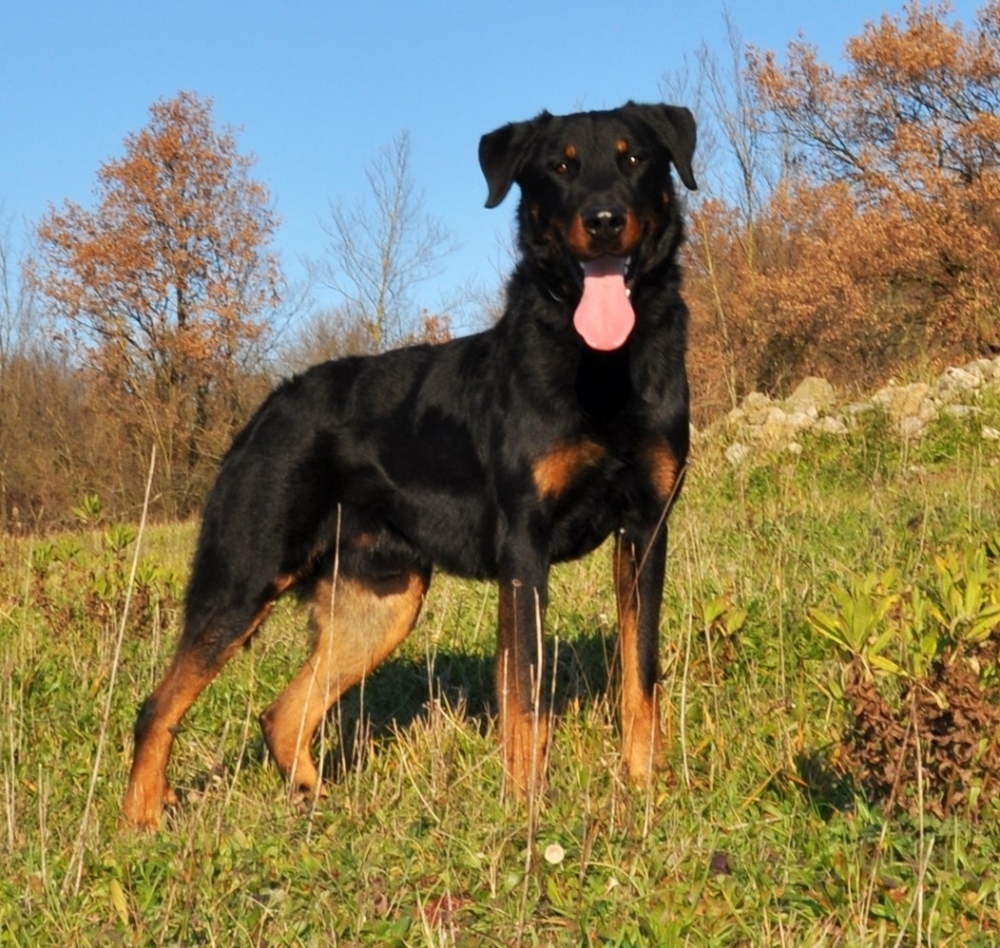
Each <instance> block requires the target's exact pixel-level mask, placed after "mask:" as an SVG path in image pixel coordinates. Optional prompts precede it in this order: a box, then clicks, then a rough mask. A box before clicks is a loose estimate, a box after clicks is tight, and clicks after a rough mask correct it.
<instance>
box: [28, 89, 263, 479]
mask: <svg viewBox="0 0 1000 948" xmlns="http://www.w3.org/2000/svg"><path fill="white" fill-rule="evenodd" d="M252 164H253V160H252V159H251V158H249V157H246V156H244V155H241V154H240V153H239V152H238V150H237V147H236V140H235V138H234V135H233V133H232V132H231V131H230V130H223V131H221V132H220V131H217V130H216V129H215V128H214V126H213V124H212V105H211V101H206V100H201V99H199V98H198V97H197V96H195V95H193V94H191V93H183V92H182V93H180V94H179V95H178V96H177V97H176V98H174V99H170V100H164V101H161V102H157V103H156V104H154V105H153V106H152V108H151V109H150V122H149V124H148V125H147V126H146V127H145V128H143V129H142V130H140V131H139V132H136V133H133V134H131V135H129V136H128V137H127V138H126V140H125V154H124V155H123V156H122V157H120V158H114V159H112V160H110V161H108V162H106V163H105V164H103V165H102V166H101V167H100V169H99V170H98V174H97V188H96V203H95V206H94V208H93V209H89V208H84V207H82V206H80V205H78V204H73V203H71V202H66V204H65V205H64V206H63V207H62V208H61V209H56V208H54V207H53V208H51V209H50V211H49V213H48V214H47V215H46V216H45V218H44V219H43V220H42V222H41V223H40V224H39V226H38V237H39V245H40V259H39V260H36V261H35V262H34V265H33V271H32V272H33V275H34V278H35V280H36V281H37V283H38V285H39V288H40V289H41V291H42V294H43V295H44V297H45V299H46V300H47V302H48V308H49V311H50V314H51V316H52V317H53V319H54V321H55V323H56V325H57V327H58V328H59V330H60V332H61V333H62V334H63V335H64V336H65V337H66V338H67V339H68V340H69V341H70V342H71V343H72V345H73V347H74V350H75V353H76V355H77V357H78V358H80V359H81V360H82V361H83V362H84V364H86V365H87V366H88V367H89V368H90V369H92V370H93V379H94V380H95V384H96V385H99V386H102V387H103V393H102V397H103V398H104V399H106V403H107V406H108V408H110V409H111V411H112V412H113V414H114V415H115V416H117V417H118V418H119V419H120V420H121V421H122V422H123V423H124V424H125V425H126V426H127V427H128V428H129V429H130V430H131V432H132V434H131V436H130V439H136V440H141V441H143V442H144V443H145V444H146V445H147V446H148V444H149V443H150V442H151V441H155V442H156V443H157V444H158V446H159V448H160V452H161V457H162V458H163V460H164V463H165V464H166V465H167V467H168V469H170V470H173V469H175V468H177V467H180V468H182V469H186V470H187V472H188V473H190V469H191V467H192V466H193V465H194V464H195V463H196V462H197V461H198V460H199V459H200V458H201V457H202V456H203V455H204V454H205V453H206V450H209V446H208V445H206V444H205V443H204V442H205V435H206V432H207V431H209V430H210V429H211V428H212V427H213V425H215V424H219V423H222V425H223V427H228V426H227V425H226V424H225V423H224V419H223V417H222V416H223V415H225V414H226V412H227V411H228V412H230V413H231V410H230V409H228V408H226V407H225V406H227V404H231V403H232V401H233V400H234V397H235V396H234V394H233V393H234V390H235V386H236V385H237V383H238V382H239V381H240V380H241V378H242V377H243V376H244V375H245V374H246V371H247V369H248V366H247V365H246V362H247V361H248V358H249V356H250V355H251V354H252V353H253V351H254V348H253V347H254V344H255V343H256V342H257V341H258V340H259V339H260V338H261V337H262V335H263V334H264V332H265V331H266V328H267V317H268V316H269V314H270V311H271V310H272V309H273V308H274V307H275V306H276V305H277V303H278V298H279V288H280V284H281V272H280V266H279V263H278V259H277V257H276V256H275V255H274V254H273V253H271V252H270V251H269V250H268V244H269V242H270V240H271V238H272V236H273V234H274V231H275V229H276V226H277V219H276V217H275V214H274V212H273V211H272V210H271V208H270V204H269V197H268V193H267V189H266V188H265V187H264V186H263V185H262V184H260V183H259V182H256V181H254V180H252V179H251V178H250V176H249V170H250V168H251V166H252ZM228 434H229V432H228V430H227V431H226V432H225V433H224V435H223V437H222V438H221V441H223V442H224V441H225V440H226V439H227V437H228ZM146 450H148V447H147V449H146ZM210 450H211V451H213V452H214V451H217V450H218V446H215V447H212V448H211V449H210ZM181 489H183V488H181Z"/></svg>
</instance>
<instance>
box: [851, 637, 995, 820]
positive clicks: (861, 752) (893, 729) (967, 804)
mask: <svg viewBox="0 0 1000 948" xmlns="http://www.w3.org/2000/svg"><path fill="white" fill-rule="evenodd" d="M996 653H997V647H996V643H995V642H990V643H988V646H987V648H986V649H985V652H984V654H982V655H973V654H971V653H969V652H966V651H963V650H960V649H956V651H955V653H954V654H951V655H949V656H948V658H947V660H945V661H942V662H939V663H937V664H935V665H934V667H933V668H932V669H931V671H930V673H929V674H928V675H927V676H926V677H924V678H921V679H917V680H915V681H912V682H909V683H908V684H907V685H906V686H904V688H903V690H902V694H901V695H900V697H899V699H898V701H895V702H890V701H889V700H887V699H886V697H884V696H883V694H882V691H881V690H880V688H885V687H886V684H885V681H884V680H883V681H882V683H881V686H880V684H879V683H878V682H877V681H876V679H874V678H872V676H870V675H867V674H865V673H864V672H863V671H862V670H861V668H860V665H858V664H856V665H855V666H852V672H853V673H852V674H851V675H850V677H849V680H848V682H847V685H846V688H845V694H846V697H847V698H848V700H849V701H850V703H851V708H852V718H853V719H852V722H851V725H850V727H849V728H848V730H847V732H846V733H845V735H844V738H843V744H842V754H841V758H840V761H841V765H842V767H843V769H844V770H846V771H848V772H849V773H850V774H851V775H852V776H853V777H854V779H855V780H857V782H858V783H859V784H860V785H861V786H863V787H865V788H866V790H867V791H868V793H869V794H870V795H871V796H872V798H873V799H875V800H884V801H888V806H889V808H890V809H895V810H899V811H903V812H905V811H912V812H916V811H917V809H918V808H922V809H924V810H926V811H927V812H929V813H933V814H934V815H935V816H937V817H939V818H942V819H943V818H945V817H947V816H950V815H952V814H954V813H957V812H958V813H964V814H966V815H975V814H977V813H979V811H980V810H981V808H982V807H983V806H984V805H988V804H989V801H990V800H992V798H993V797H994V796H995V795H996V793H997V791H998V789H1000V707H998V706H997V704H996V696H995V694H992V693H991V691H990V689H987V688H984V687H983V684H982V682H981V680H980V675H979V674H978V673H977V671H976V668H977V665H978V664H979V663H980V662H981V661H991V662H994V663H995V662H996V658H997V654H996ZM918 788H919V792H918Z"/></svg>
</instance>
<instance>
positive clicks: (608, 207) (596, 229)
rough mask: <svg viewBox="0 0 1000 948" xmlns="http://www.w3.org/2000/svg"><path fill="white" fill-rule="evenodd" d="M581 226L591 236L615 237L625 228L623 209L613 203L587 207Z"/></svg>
mask: <svg viewBox="0 0 1000 948" xmlns="http://www.w3.org/2000/svg"><path fill="white" fill-rule="evenodd" d="M583 226H584V227H585V228H586V229H587V233H589V234H590V235H591V237H617V236H618V235H619V234H620V233H621V232H622V231H623V230H624V229H625V211H624V209H623V208H620V207H618V206H616V205H613V204H604V205H601V206H599V207H591V208H588V209H587V210H586V211H584V212H583Z"/></svg>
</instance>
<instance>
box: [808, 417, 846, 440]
mask: <svg viewBox="0 0 1000 948" xmlns="http://www.w3.org/2000/svg"><path fill="white" fill-rule="evenodd" d="M849 430H850V429H849V428H848V427H847V425H846V424H845V423H844V419H843V418H838V417H837V416H836V415H827V416H826V417H825V418H820V420H819V421H817V422H816V424H815V425H814V426H813V431H817V432H819V433H820V434H828V435H845V434H847V433H848V432H849Z"/></svg>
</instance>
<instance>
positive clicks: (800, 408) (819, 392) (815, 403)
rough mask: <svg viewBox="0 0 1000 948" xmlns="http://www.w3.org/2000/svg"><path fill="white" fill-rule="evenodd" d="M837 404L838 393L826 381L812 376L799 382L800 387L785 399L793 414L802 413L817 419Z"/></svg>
mask: <svg viewBox="0 0 1000 948" xmlns="http://www.w3.org/2000/svg"><path fill="white" fill-rule="evenodd" d="M836 402H837V393H836V392H835V391H834V389H833V386H832V385H831V384H830V383H829V382H828V381H827V380H826V379H821V378H817V377H816V376H813V375H810V376H808V377H807V378H804V379H803V380H802V381H801V382H799V384H798V387H797V388H796V389H795V391H794V392H792V394H791V395H789V396H788V398H787V399H785V405H786V406H787V407H788V409H789V411H791V412H792V413H793V414H794V413H797V412H802V413H804V414H807V415H811V416H812V417H813V418H815V417H816V416H817V415H820V414H823V413H824V412H828V411H829V410H830V409H831V408H833V406H834V405H835V404H836Z"/></svg>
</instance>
